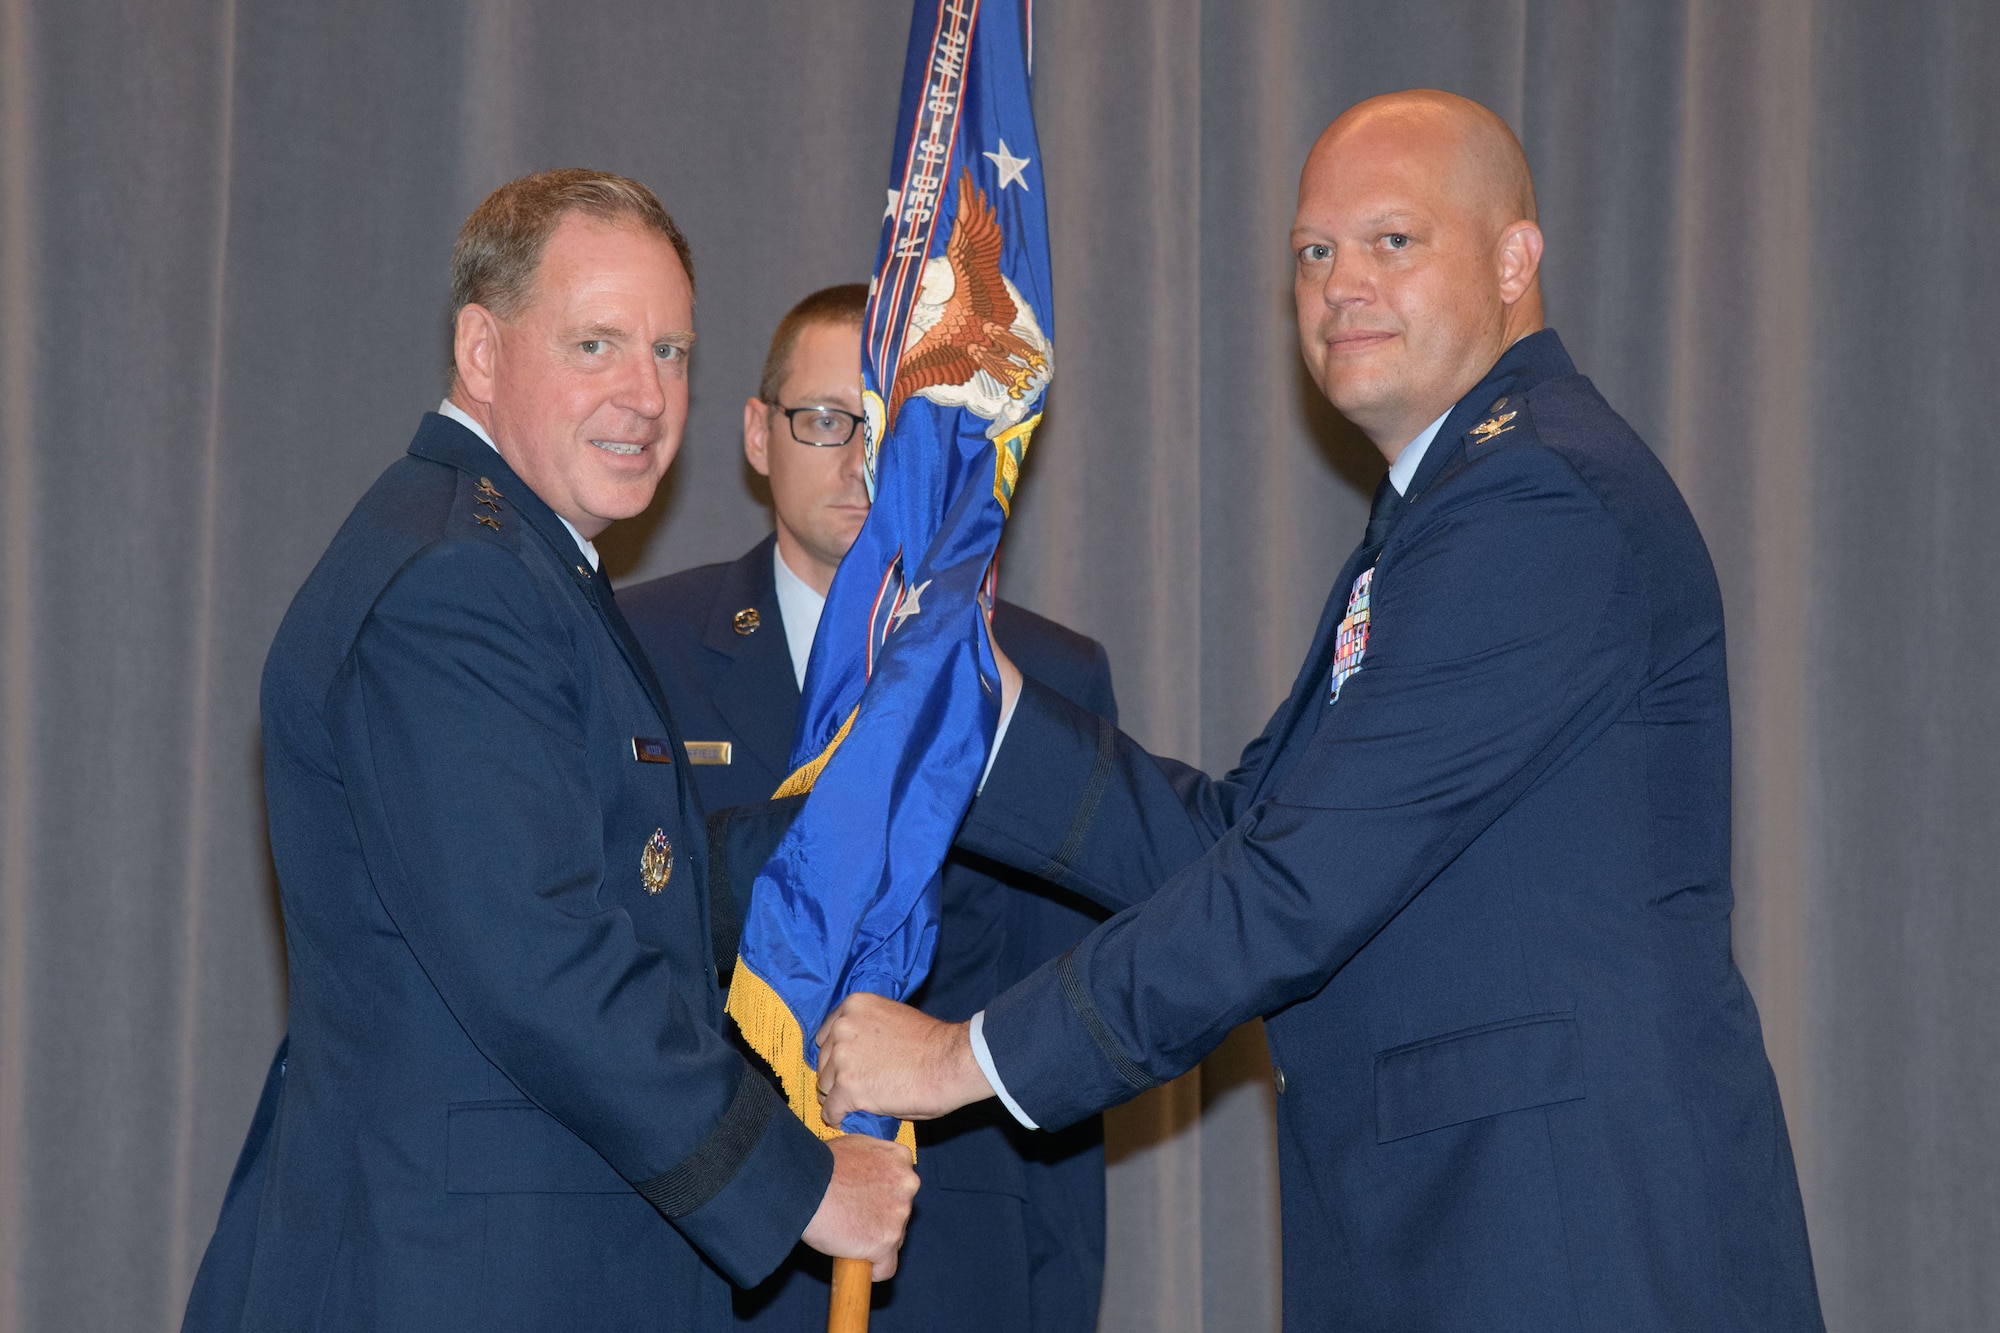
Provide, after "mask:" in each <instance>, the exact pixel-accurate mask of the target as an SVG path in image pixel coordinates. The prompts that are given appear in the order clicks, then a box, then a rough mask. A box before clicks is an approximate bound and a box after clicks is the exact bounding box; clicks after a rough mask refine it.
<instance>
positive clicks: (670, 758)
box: [632, 736, 674, 764]
mask: <svg viewBox="0 0 2000 1333" xmlns="http://www.w3.org/2000/svg"><path fill="white" fill-rule="evenodd" d="M632 760H633V762H634V763H640V764H671V763H673V762H674V745H673V742H672V741H663V740H658V739H655V738H654V737H652V736H634V737H633V738H632Z"/></svg>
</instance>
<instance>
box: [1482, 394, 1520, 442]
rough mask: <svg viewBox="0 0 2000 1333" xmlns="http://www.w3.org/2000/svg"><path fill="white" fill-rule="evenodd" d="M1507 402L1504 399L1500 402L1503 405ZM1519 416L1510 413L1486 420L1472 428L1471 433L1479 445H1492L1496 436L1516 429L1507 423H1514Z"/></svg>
mask: <svg viewBox="0 0 2000 1333" xmlns="http://www.w3.org/2000/svg"><path fill="white" fill-rule="evenodd" d="M1506 401H1507V400H1506V399H1505V398H1502V399H1501V400H1500V402H1501V403H1504V402H1506ZM1494 406H1496V407H1497V406H1499V404H1498V403H1496V404H1494ZM1517 415H1519V414H1518V413H1515V412H1509V413H1507V414H1506V415H1505V416H1492V417H1488V418H1486V420H1484V421H1482V422H1480V423H1479V424H1478V425H1477V426H1474V427H1473V428H1472V432H1471V433H1472V435H1473V436H1474V438H1476V439H1477V440H1478V441H1479V443H1481V444H1491V443H1493V437H1494V436H1496V435H1505V434H1506V433H1507V432H1508V431H1510V430H1512V429H1514V428H1513V427H1512V426H1510V425H1508V424H1507V423H1508V422H1510V421H1512V420H1513V419H1514V418H1515V417H1516V416H1517Z"/></svg>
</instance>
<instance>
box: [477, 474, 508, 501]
mask: <svg viewBox="0 0 2000 1333" xmlns="http://www.w3.org/2000/svg"><path fill="white" fill-rule="evenodd" d="M472 489H473V490H475V491H478V492H479V493H480V494H481V495H483V496H485V497H486V498H487V499H489V500H504V499H506V498H507V497H506V496H504V495H502V494H500V492H498V491H496V490H494V489H493V479H492V478H491V477H481V478H480V479H479V484H478V485H477V486H474V487H473V488H472Z"/></svg>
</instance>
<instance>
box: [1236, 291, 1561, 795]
mask: <svg viewBox="0 0 2000 1333" xmlns="http://www.w3.org/2000/svg"><path fill="white" fill-rule="evenodd" d="M1575 373H1576V366H1575V365H1574V364H1573V363H1572V362H1571V361H1570V359H1569V353H1568V352H1567V351H1565V350H1564V348H1563V345H1562V340H1561V339H1560V338H1558V337H1557V336H1556V333H1555V330H1554V329H1543V330H1541V331H1539V332H1536V333H1531V334H1529V335H1528V336H1527V337H1525V338H1523V339H1521V340H1520V341H1519V342H1517V343H1515V344H1514V345H1513V346H1512V347H1509V348H1508V349H1507V350H1506V351H1505V352H1504V353H1502V354H1501V357H1500V359H1499V360H1498V361H1496V362H1494V364H1493V369H1491V370H1489V371H1488V372H1487V373H1486V375H1485V377H1484V378H1482V379H1481V380H1480V381H1479V383H1478V384H1477V385H1475V386H1473V388H1472V391H1471V392H1470V393H1467V394H1466V395H1465V396H1464V397H1463V398H1460V399H1459V400H1458V403H1457V404H1456V405H1455V406H1454V407H1453V408H1452V409H1451V412H1450V414H1449V415H1447V416H1446V417H1445V420H1444V424H1443V425H1441V426H1439V427H1438V433H1437V435H1436V437H1435V438H1434V439H1433V440H1432V441H1431V446H1430V448H1429V449H1427V450H1425V451H1424V459H1423V462H1422V463H1421V464H1420V465H1419V466H1418V468H1417V474H1416V476H1414V477H1412V478H1411V479H1410V488H1409V491H1408V492H1407V493H1406V494H1405V496H1404V501H1405V504H1404V509H1403V514H1402V518H1401V519H1399V520H1398V522H1397V525H1396V528H1392V529H1391V530H1390V532H1389V534H1388V535H1387V536H1385V537H1384V538H1383V540H1382V541H1381V543H1380V544H1378V545H1376V546H1363V547H1361V548H1359V549H1357V550H1356V551H1355V552H1354V554H1353V555H1351V556H1349V557H1348V558H1347V563H1346V564H1345V565H1344V566H1342V567H1341V571H1340V577H1339V578H1337V579H1335V580H1334V584H1333V591H1332V593H1331V594H1330V595H1329V596H1328V597H1327V601H1326V607H1325V609H1324V610H1322V611H1321V612H1320V618H1319V628H1318V629H1317V630H1315V631H1314V633H1313V643H1312V649H1311V650H1310V651H1309V652H1308V653H1307V654H1306V665H1305V669H1304V670H1303V671H1302V672H1301V673H1300V674H1299V679H1298V681H1297V682H1296V683H1295V684H1294V685H1293V687H1292V697H1291V699H1290V700H1288V701H1287V705H1286V708H1287V712H1286V716H1285V720H1284V723H1283V725H1282V726H1281V727H1280V728H1279V731H1278V735H1277V742H1278V743H1277V744H1275V745H1273V746H1272V747H1271V749H1270V751H1269V754H1270V758H1269V760H1268V761H1267V763H1266V764H1265V767H1264V773H1263V775H1262V777H1260V779H1259V780H1258V783H1257V789H1258V791H1259V792H1262V791H1266V790H1269V788H1270V786H1271V784H1272V783H1273V782H1275V781H1276V780H1277V778H1278V777H1279V776H1280V775H1281V774H1282V773H1283V772H1284V770H1285V769H1286V768H1287V767H1288V765H1289V760H1290V758H1291V755H1292V753H1293V751H1294V748H1295V746H1296V745H1297V744H1298V743H1299V742H1300V741H1301V740H1302V739H1304V738H1307V737H1310V736H1311V735H1312V733H1313V731H1314V730H1316V729H1317V727H1318V726H1319V720H1320V718H1321V717H1322V716H1324V715H1325V709H1324V708H1322V707H1315V706H1314V705H1316V704H1324V703H1325V702H1326V698H1327V695H1328V693H1329V692H1330V691H1331V689H1332V680H1331V676H1332V671H1333V649H1334V638H1335V634H1334V631H1335V630H1336V629H1337V628H1338V627H1339V625H1340V622H1341V620H1342V619H1343V618H1344V617H1345V616H1346V614H1347V599H1348V595H1349V593H1350V591H1351V590H1352V588H1353V586H1354V580H1355V579H1356V578H1357V577H1359V576H1360V574H1361V571H1362V570H1364V569H1366V568H1368V566H1369V565H1370V564H1371V563H1373V562H1374V561H1375V560H1376V558H1377V557H1378V556H1380V555H1381V554H1382V553H1383V552H1384V551H1386V550H1387V549H1388V548H1389V547H1390V546H1391V545H1393V544H1394V542H1395V533H1396V531H1397V529H1400V528H1403V527H1404V526H1406V523H1407V520H1408V518H1409V512H1410V508H1411V507H1412V506H1414V505H1416V504H1418V503H1419V502H1421V501H1422V499H1423V498H1424V496H1425V495H1426V494H1427V493H1428V492H1429V491H1430V489H1431V488H1432V486H1433V485H1435V483H1436V482H1437V480H1438V478H1439V477H1441V476H1443V475H1444V474H1445V472H1446V471H1447V470H1448V469H1450V468H1451V467H1453V466H1454V465H1456V464H1458V463H1460V462H1462V461H1464V459H1465V446H1466V441H1467V440H1468V439H1469V438H1470V433H1471V430H1472V428H1473V427H1474V426H1476V425H1478V424H1479V423H1480V422H1481V421H1483V420H1485V419H1486V418H1487V417H1488V416H1490V415H1492V414H1493V411H1494V406H1495V403H1496V400H1498V399H1500V398H1503V397H1507V396H1510V395H1512V394H1517V393H1526V392H1527V391H1528V390H1529V389H1531V388H1533V387H1534V386H1535V385H1537V384H1540V383H1542V382H1543V381H1544V380H1549V379H1554V378H1555V377H1557V376H1559V375H1573V374H1575ZM1503 410H1504V409H1503Z"/></svg>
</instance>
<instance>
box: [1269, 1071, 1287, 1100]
mask: <svg viewBox="0 0 2000 1333" xmlns="http://www.w3.org/2000/svg"><path fill="white" fill-rule="evenodd" d="M1271 1086H1272V1087H1274V1088H1276V1089H1277V1090H1278V1091H1279V1092H1280V1093H1282V1092H1284V1090H1285V1068H1284V1066H1283V1065H1272V1066H1271Z"/></svg>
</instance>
